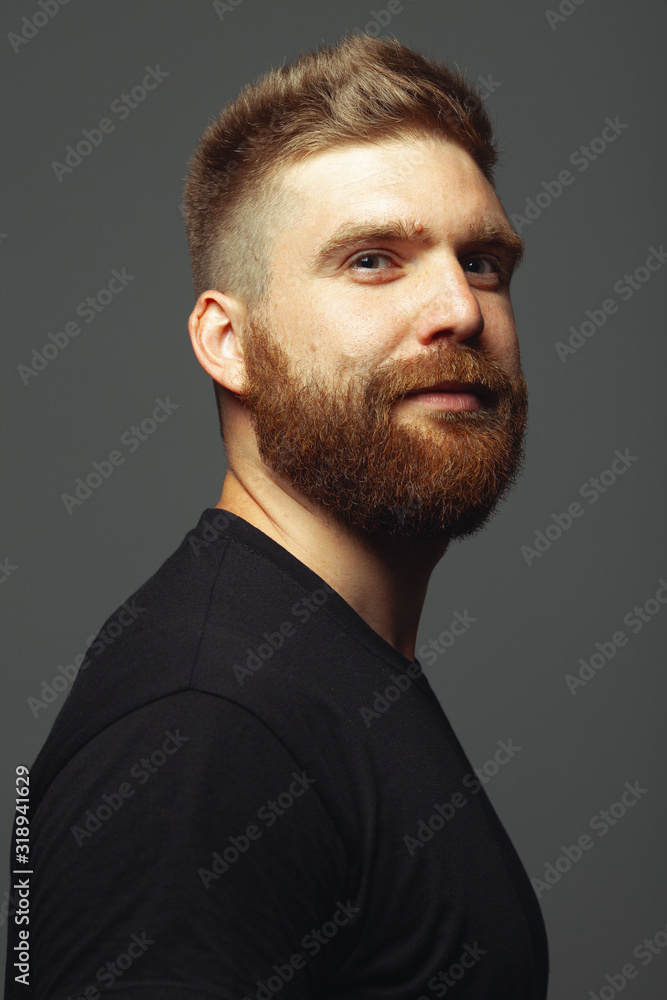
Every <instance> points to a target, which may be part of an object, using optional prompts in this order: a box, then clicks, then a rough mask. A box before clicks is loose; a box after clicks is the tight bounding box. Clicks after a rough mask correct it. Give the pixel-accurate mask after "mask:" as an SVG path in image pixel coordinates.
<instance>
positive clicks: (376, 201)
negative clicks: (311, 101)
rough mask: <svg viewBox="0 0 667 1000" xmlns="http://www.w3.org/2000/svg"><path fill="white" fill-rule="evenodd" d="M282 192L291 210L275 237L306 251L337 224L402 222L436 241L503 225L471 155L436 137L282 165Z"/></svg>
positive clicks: (358, 147) (332, 152)
mask: <svg viewBox="0 0 667 1000" xmlns="http://www.w3.org/2000/svg"><path fill="white" fill-rule="evenodd" d="M282 187H283V190H284V191H285V192H286V193H287V195H288V197H289V202H290V204H291V205H292V206H293V208H294V211H293V212H290V218H289V222H288V224H287V225H286V227H285V228H284V230H283V232H282V233H281V234H280V236H279V238H278V244H279V245H280V244H282V245H283V246H285V245H289V244H290V243H292V242H294V241H297V240H298V241H303V240H307V241H308V243H309V244H310V245H311V247H312V246H314V245H316V244H317V243H319V242H321V240H322V239H323V238H324V237H326V236H327V235H328V234H329V233H330V232H331V231H333V230H335V229H337V228H339V227H340V226H343V225H346V224H350V223H363V222H366V221H368V222H373V221H374V220H376V219H388V218H391V219H394V218H396V219H399V218H400V219H405V220H406V221H407V220H409V221H410V224H411V225H412V224H414V225H416V226H420V225H424V226H426V227H428V228H429V229H430V230H434V231H440V232H441V233H442V235H443V236H446V234H447V233H451V234H455V232H456V230H457V229H459V230H461V231H463V230H464V229H466V227H469V226H470V224H471V223H486V224H494V223H495V224H499V225H502V224H503V223H504V224H505V225H507V218H506V216H505V212H504V211H503V208H502V205H501V204H500V201H499V199H498V197H497V195H496V193H495V191H494V190H493V188H492V186H491V184H490V183H489V182H488V181H487V179H486V178H485V176H484V174H483V173H482V171H481V170H480V168H479V167H478V166H477V164H476V163H475V161H474V160H473V158H472V157H471V156H470V154H469V153H467V152H466V150H464V149H463V148H461V147H460V146H458V145H456V144H455V143H452V142H449V141H447V140H444V139H440V138H437V137H423V138H419V139H410V138H401V139H392V140H389V141H385V142H382V143H377V144H376V143H372V144H371V143H360V144H357V145H347V146H342V147H340V148H336V149H330V150H325V151H322V152H319V153H316V154H314V155H312V156H310V157H308V158H307V159H305V160H303V161H301V162H300V163H297V164H292V165H290V166H288V167H286V168H285V169H284V173H283V176H282ZM304 250H305V247H304Z"/></svg>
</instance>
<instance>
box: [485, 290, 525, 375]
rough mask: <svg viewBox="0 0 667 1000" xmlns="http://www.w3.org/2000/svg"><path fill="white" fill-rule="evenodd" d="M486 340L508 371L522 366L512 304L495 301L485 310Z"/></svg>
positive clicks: (517, 369)
mask: <svg viewBox="0 0 667 1000" xmlns="http://www.w3.org/2000/svg"><path fill="white" fill-rule="evenodd" d="M483 336H484V342H485V344H486V346H487V347H488V349H489V350H490V351H491V352H492V353H493V354H494V355H495V357H496V358H497V359H498V361H499V362H500V363H501V364H502V365H503V367H504V368H506V369H507V370H508V371H512V372H516V371H519V368H520V355H519V339H518V336H517V331H516V323H515V319H514V313H513V311H512V306H511V305H510V303H509V302H507V303H506V304H503V303H500V302H497V301H496V302H495V303H494V304H493V305H492V306H491V307H490V308H488V309H485V310H484V334H483Z"/></svg>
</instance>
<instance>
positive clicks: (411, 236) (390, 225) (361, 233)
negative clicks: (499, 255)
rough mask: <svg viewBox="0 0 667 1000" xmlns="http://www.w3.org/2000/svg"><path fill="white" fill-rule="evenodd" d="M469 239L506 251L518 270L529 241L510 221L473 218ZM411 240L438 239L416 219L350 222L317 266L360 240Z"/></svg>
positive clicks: (316, 259)
mask: <svg viewBox="0 0 667 1000" xmlns="http://www.w3.org/2000/svg"><path fill="white" fill-rule="evenodd" d="M464 239H465V242H466V243H476V244H478V245H483V246H488V247H489V248H496V249H498V250H502V251H504V252H505V253H506V254H507V255H508V256H509V258H510V260H511V270H512V271H515V270H516V268H517V267H518V266H519V264H520V263H521V261H522V260H523V257H524V253H525V244H524V241H523V240H522V239H521V237H520V236H519V234H518V233H517V232H515V230H514V229H512V227H511V226H510V225H509V224H508V225H504V224H502V223H496V222H487V221H482V222H469V223H468V224H467V225H466V226H465V229H464ZM392 241H393V242H401V241H402V242H410V243H418V244H421V245H422V246H434V245H435V243H437V238H436V236H435V233H434V232H433V231H432V230H431V229H429V227H428V226H425V225H422V224H421V223H418V222H415V221H414V220H409V221H408V220H404V219H388V220H386V221H379V222H378V221H373V222H361V223H359V222H346V223H344V224H343V225H342V226H340V227H339V228H338V229H337V230H336V232H335V233H334V234H333V235H332V236H331V237H330V238H329V239H328V240H326V241H325V242H324V243H323V244H322V245H321V246H320V248H319V249H318V250H317V252H316V254H315V257H314V259H313V265H312V266H313V270H316V271H317V270H320V269H324V268H326V267H327V266H328V265H330V264H332V263H333V262H335V261H336V260H337V259H338V258H339V257H340V255H341V254H343V253H345V252H347V251H351V250H354V248H355V247H357V246H359V245H360V244H364V243H366V244H373V243H386V242H392Z"/></svg>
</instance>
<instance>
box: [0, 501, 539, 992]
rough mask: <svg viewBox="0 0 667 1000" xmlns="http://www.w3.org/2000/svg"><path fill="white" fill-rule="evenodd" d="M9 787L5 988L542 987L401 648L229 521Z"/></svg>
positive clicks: (135, 612) (462, 784) (180, 568)
mask: <svg viewBox="0 0 667 1000" xmlns="http://www.w3.org/2000/svg"><path fill="white" fill-rule="evenodd" d="M30 781H31V798H30V803H31V806H30V818H31V856H30V860H31V870H32V871H33V874H32V875H31V876H30V914H29V918H30V922H29V925H23V926H24V929H25V928H26V926H27V927H28V929H29V935H30V936H29V952H30V963H29V964H30V986H25V985H23V984H21V983H17V982H16V981H15V976H16V975H19V974H20V971H17V969H16V968H14V967H13V962H14V961H16V960H17V956H18V957H20V956H21V954H22V953H21V951H20V950H18V951H15V950H14V947H15V945H17V944H19V943H20V942H19V939H18V937H17V931H18V929H19V926H17V925H16V924H15V922H14V920H13V918H11V917H10V918H9V921H8V923H9V929H10V930H9V948H8V955H9V958H8V963H7V994H6V996H7V998H8V1000H14V998H19V997H21V998H28V997H30V998H35V1000H67V998H72V1000H78V998H86V1000H98V998H100V997H105V996H106V995H107V994H112V995H113V996H116V997H119V996H120V997H128V998H130V1000H139V998H142V1000H185V998H190V997H192V998H202V1000H204V998H214V997H220V998H223V1000H244V998H245V1000H273V998H274V997H280V998H281V1000H282V998H284V1000H288V998H289V1000H306V998H308V1000H399V998H400V1000H433V998H435V997H444V996H448V995H449V994H450V992H451V994H452V996H454V997H456V1000H483V998H484V1000H510V998H511V1000H543V998H544V997H545V995H546V981H547V945H546V936H545V930H544V924H543V921H542V917H541V914H540V910H539V906H538V903H537V899H536V896H535V893H534V891H533V889H532V887H531V884H530V882H529V879H528V877H527V875H526V872H525V870H524V868H523V866H522V864H521V862H520V860H519V858H518V856H517V854H516V852H515V850H514V848H513V846H512V844H511V842H510V840H509V838H508V836H507V834H506V832H505V830H504V828H503V826H502V824H501V823H500V820H499V819H498V817H497V815H496V813H495V811H494V809H493V807H492V806H491V803H490V801H489V799H488V797H487V796H486V794H485V792H484V790H483V788H482V787H481V785H480V783H479V781H478V780H477V778H476V777H475V773H474V770H473V768H472V767H471V764H470V762H469V761H468V759H467V757H466V755H465V753H464V751H463V749H462V747H461V745H460V743H459V741H458V739H457V738H456V736H455V734H454V732H453V731H452V728H451V726H450V724H449V722H448V720H447V718H446V716H445V714H444V712H443V710H442V707H441V705H440V703H439V702H438V700H437V698H436V696H435V694H434V693H433V690H432V688H431V687H430V685H429V683H428V680H427V679H426V677H425V676H424V674H423V672H422V670H421V667H420V665H419V663H418V661H415V662H414V663H411V662H410V661H409V660H408V659H407V658H406V657H404V656H403V655H402V654H401V653H399V652H398V651H397V650H396V649H394V648H393V646H391V645H390V644H389V643H388V642H386V641H385V640H384V639H383V638H381V637H380V636H379V635H378V634H377V633H376V632H374V631H373V629H372V628H371V627H370V626H369V625H368V624H367V623H366V622H365V621H364V620H363V619H362V618H361V617H360V616H359V615H358V614H357V613H356V612H355V611H354V610H353V608H352V607H350V605H349V604H347V602H346V601H344V600H343V598H342V597H341V596H340V595H339V594H337V593H336V592H335V591H334V590H332V588H331V587H329V586H328V585H327V584H326V583H325V582H324V581H323V580H322V579H321V578H320V577H319V576H317V575H316V574H315V573H314V572H312V571H311V570H310V569H309V568H308V567H306V566H305V565H304V564H303V563H301V562H300V561H299V560H298V559H297V558H296V557H294V556H293V555H291V554H290V553H289V552H287V550H286V549H284V548H282V546H280V545H279V544H277V543H276V542H274V541H273V540H272V539H270V538H269V537H268V536H267V535H265V534H264V533H263V532H262V531H260V530H259V529H257V528H255V527H254V526H252V525H250V524H249V523H248V522H246V521H244V520H243V519H242V518H240V517H238V516H236V515H234V514H231V513H229V512H227V511H223V510H218V509H215V508H208V509H206V510H205V511H204V513H203V514H202V516H201V518H200V520H199V523H198V525H197V527H196V528H195V529H194V530H193V531H191V532H189V533H188V535H186V537H185V539H184V540H183V542H182V544H181V545H180V546H179V548H178V549H177V550H176V552H175V553H174V554H173V555H172V556H171V557H170V558H168V559H167V560H166V562H165V563H164V564H163V565H162V567H161V568H160V569H159V570H158V571H157V573H155V575H154V576H153V577H152V578H151V579H149V580H148V581H147V583H145V584H144V586H142V587H141V588H140V589H139V590H138V591H137V592H136V593H135V594H134V595H133V596H132V597H131V598H129V599H128V601H126V602H125V604H124V605H123V606H122V607H121V608H119V609H118V610H117V611H116V612H114V614H113V615H111V617H110V618H109V619H108V621H107V622H106V623H105V625H104V626H103V628H102V629H101V631H100V633H98V636H97V638H96V641H95V643H93V644H92V645H91V646H90V648H89V650H88V653H87V656H86V659H85V660H84V664H83V666H82V668H81V670H80V672H79V674H78V676H77V677H76V680H75V682H74V684H73V686H72V689H71V691H70V693H69V695H68V697H67V699H66V701H65V704H64V705H63V708H62V710H61V712H60V714H59V715H58V718H57V719H56V722H55V725H54V727H53V730H52V731H51V733H50V735H49V738H48V739H47V741H46V744H45V746H44V747H43V749H42V751H41V753H40V754H39V756H38V758H37V761H36V762H35V765H34V767H33V768H32V769H31V775H30ZM14 867H15V865H14V864H13V863H12V870H14ZM17 878H18V876H13V878H12V884H15V882H16V879H17ZM24 957H25V955H24Z"/></svg>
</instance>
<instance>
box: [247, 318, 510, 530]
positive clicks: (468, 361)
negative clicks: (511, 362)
mask: <svg viewBox="0 0 667 1000" xmlns="http://www.w3.org/2000/svg"><path fill="white" fill-rule="evenodd" d="M244 356H245V362H246V384H245V388H244V391H243V392H242V393H240V394H239V396H240V398H241V400H242V402H243V404H244V405H245V407H246V408H247V409H248V411H249V412H250V415H251V419H252V423H253V428H254V432H255V436H256V440H257V446H258V450H259V453H260V456H261V458H262V460H263V461H264V463H265V464H266V465H267V466H268V467H269V468H270V469H271V470H272V471H273V472H274V473H275V474H276V475H277V476H278V477H280V478H282V479H283V480H285V481H286V482H287V483H289V484H291V486H292V487H293V488H294V489H295V490H296V491H297V492H298V493H299V494H301V495H302V496H303V497H306V498H307V499H308V500H310V501H313V502H314V503H315V504H316V505H318V506H320V507H321V508H323V510H324V511H325V512H327V513H328V514H329V515H330V516H332V517H333V518H335V519H336V520H337V521H339V522H340V523H341V524H343V525H344V526H346V527H347V528H348V529H352V530H354V531H355V532H361V533H363V534H364V535H366V536H371V537H375V538H378V539H380V538H387V537H389V538H392V539H417V538H423V539H438V540H439V541H449V540H452V539H456V538H464V537H467V536H469V535H472V534H473V533H474V532H476V531H478V530H479V529H480V528H481V527H482V526H483V525H484V524H485V523H486V522H487V520H488V519H489V517H490V516H491V514H492V512H493V511H494V509H495V508H496V506H497V504H498V503H499V502H500V500H501V499H503V498H504V496H505V495H506V494H507V492H508V491H509V489H510V488H511V486H512V485H513V483H514V482H515V481H516V479H517V477H518V475H519V473H520V471H521V468H522V466H523V459H524V445H523V441H524V434H525V427H526V416H527V409H528V396H527V391H526V383H525V381H524V378H523V375H522V373H521V372H520V371H518V372H517V373H516V374H515V373H509V372H507V371H506V370H505V369H504V368H503V367H501V366H500V365H499V364H498V363H496V362H495V361H494V360H493V359H492V358H491V357H490V356H489V355H488V352H486V351H484V350H482V349H479V348H471V347H468V346H466V345H459V346H457V347H455V348H453V347H450V346H447V347H446V348H444V349H443V348H442V347H440V348H438V349H437V350H436V349H435V348H434V349H433V351H432V352H431V353H429V354H428V355H425V356H423V357H419V358H410V359H399V360H393V361H387V362H385V363H383V364H381V365H377V364H373V363H371V362H369V361H363V362H360V361H359V360H357V359H355V360H351V359H349V358H346V359H344V360H343V362H342V363H341V365H340V367H339V370H338V372H336V373H335V374H334V375H332V374H330V373H326V372H320V371H317V370H314V369H313V368H312V367H311V368H310V369H309V370H308V371H307V372H305V373H304V372H303V371H301V370H300V366H299V364H298V362H297V361H296V360H292V359H291V358H290V356H289V355H288V354H287V353H286V352H285V350H284V349H283V348H282V346H281V345H280V344H279V343H278V341H277V340H276V339H275V337H274V335H273V333H272V331H271V329H270V328H269V327H268V325H267V324H266V322H265V321H264V320H263V319H262V318H260V317H259V316H257V315H255V316H254V317H253V319H252V322H251V324H250V326H249V328H248V333H247V336H246V338H244ZM454 381H456V382H470V383H475V387H474V391H475V392H476V393H477V395H478V397H479V399H480V403H481V406H480V409H478V410H475V411H471V412H445V411H439V410H435V409H426V408H425V407H424V406H423V405H420V404H411V403H409V404H406V405H405V406H404V407H401V409H402V410H403V411H404V412H403V414H402V415H398V414H397V408H396V407H395V405H394V404H395V403H396V402H397V401H399V400H400V399H401V398H402V397H403V396H404V395H405V394H406V393H408V392H411V391H414V390H417V389H422V388H423V387H424V386H429V385H435V384H437V383H440V382H454ZM408 408H410V411H411V413H412V422H410V420H409V417H408V413H407V411H408ZM417 409H418V410H419V411H420V412H419V413H417V412H416V410H417Z"/></svg>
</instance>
